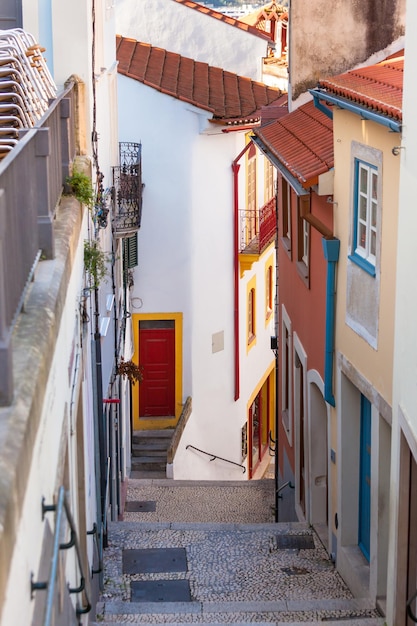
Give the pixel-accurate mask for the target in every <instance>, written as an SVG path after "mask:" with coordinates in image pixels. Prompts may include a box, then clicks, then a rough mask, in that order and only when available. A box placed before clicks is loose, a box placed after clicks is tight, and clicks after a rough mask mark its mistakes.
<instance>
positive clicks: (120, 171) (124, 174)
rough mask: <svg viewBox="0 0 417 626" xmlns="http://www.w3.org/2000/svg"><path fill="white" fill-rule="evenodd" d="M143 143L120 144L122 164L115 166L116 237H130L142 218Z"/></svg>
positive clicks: (136, 229) (114, 226) (114, 223)
mask: <svg viewBox="0 0 417 626" xmlns="http://www.w3.org/2000/svg"><path fill="white" fill-rule="evenodd" d="M141 154H142V151H141V144H138V143H121V144H120V165H119V166H117V167H113V200H114V220H113V228H114V232H115V235H116V237H129V236H130V235H133V234H134V233H135V232H137V231H138V230H139V228H140V223H141V219H142V187H143V185H142V156H141Z"/></svg>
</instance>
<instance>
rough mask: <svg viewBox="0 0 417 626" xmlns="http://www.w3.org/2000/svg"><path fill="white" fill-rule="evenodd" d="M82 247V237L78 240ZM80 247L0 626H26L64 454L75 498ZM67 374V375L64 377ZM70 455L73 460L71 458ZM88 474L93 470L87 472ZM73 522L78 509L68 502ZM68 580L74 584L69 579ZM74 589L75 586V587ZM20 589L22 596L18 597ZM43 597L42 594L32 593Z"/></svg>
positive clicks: (42, 269) (44, 267) (43, 267)
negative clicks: (47, 509)
mask: <svg viewBox="0 0 417 626" xmlns="http://www.w3.org/2000/svg"><path fill="white" fill-rule="evenodd" d="M80 242H82V236H81V237H80ZM54 263H55V264H57V263H58V261H44V262H43V263H41V264H40V265H39V270H38V271H37V279H38V280H40V281H41V280H42V278H43V276H45V278H46V279H47V280H48V275H49V276H50V271H51V270H50V269H48V266H49V268H50V267H51V266H52V264H54ZM82 263H83V247H82V244H80V245H79V246H78V249H77V253H76V261H75V264H74V268H73V272H72V274H71V279H70V282H69V284H68V291H67V298H66V302H65V307H64V311H63V314H62V320H61V325H60V329H59V335H58V338H57V343H56V349H55V354H54V358H53V363H52V365H51V369H50V373H49V378H48V384H47V388H46V390H45V400H44V403H43V413H42V417H41V422H40V425H39V429H38V434H37V438H36V443H35V447H34V451H33V460H32V465H31V471H30V477H29V481H28V485H27V490H26V497H25V500H24V503H23V508H22V514H21V517H20V520H18V522H17V523H18V526H19V529H18V532H17V541H16V545H15V550H14V554H13V559H12V565H11V568H10V575H9V578H8V581H7V591H6V599H5V603H4V609H3V613H2V621H1V626H10V625H11V624H30V623H31V622H32V612H33V609H34V604H35V603H34V602H33V601H32V600H31V599H30V592H29V588H30V576H31V572H33V574H34V580H35V581H37V580H38V565H39V561H40V559H41V553H42V547H43V545H42V539H43V533H44V527H45V524H47V523H48V524H50V526H53V524H54V513H48V514H46V518H45V520H46V521H44V522H43V521H42V514H41V513H42V512H41V504H42V497H44V498H45V504H53V502H54V497H55V496H56V494H57V487H59V486H60V485H61V484H62V479H63V468H64V460H65V456H64V455H65V451H66V449H67V447H68V451H69V476H70V481H71V485H70V490H71V492H72V493H75V494H76V495H78V486H77V484H76V464H77V461H76V450H75V448H76V445H75V443H76V431H75V418H76V406H75V407H73V409H72V408H71V400H72V399H73V392H72V388H73V384H74V385H75V386H76V388H79V385H80V378H81V370H78V372H75V355H76V354H77V353H79V351H80V345H79V320H78V315H77V311H78V298H79V294H80V290H81V278H82ZM69 372H70V375H69ZM71 451H72V454H71ZM79 453H80V454H82V453H83V452H82V451H79ZM91 473H93V469H91ZM71 503H72V505H73V506H74V505H75V509H73V513H74V517H75V520H76V519H77V503H76V500H74V499H72V500H71ZM70 552H71V551H69V552H68V554H67V555H66V556H67V568H66V573H67V574H68V572H71V571H73V569H72V565H73V561H72V560H73V557H74V555H73V554H70ZM72 552H74V551H73V550H72ZM68 580H69V581H70V582H71V584H72V585H74V584H75V583H77V581H76V580H75V579H74V578H73V577H71V576H70V577H69V578H68ZM77 586H78V584H77ZM22 589H23V590H24V593H22ZM37 593H44V592H42V591H41V592H37Z"/></svg>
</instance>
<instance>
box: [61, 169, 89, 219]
mask: <svg viewBox="0 0 417 626" xmlns="http://www.w3.org/2000/svg"><path fill="white" fill-rule="evenodd" d="M66 182H67V184H68V185H69V186H70V189H71V193H73V194H74V196H75V197H76V198H77V200H78V202H81V204H84V205H85V206H87V207H88V208H89V209H91V208H92V207H93V205H94V189H93V185H92V184H91V179H90V178H89V177H88V176H87V174H84V173H83V172H80V171H78V170H76V169H74V171H73V173H72V176H68V177H67V180H66Z"/></svg>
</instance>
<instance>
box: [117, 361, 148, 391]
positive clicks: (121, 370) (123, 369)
mask: <svg viewBox="0 0 417 626" xmlns="http://www.w3.org/2000/svg"><path fill="white" fill-rule="evenodd" d="M116 374H118V375H119V376H125V377H126V378H127V379H128V380H129V381H130V382H131V383H132V385H134V384H135V383H141V382H142V380H143V374H142V368H141V367H140V366H139V365H136V363H134V362H133V361H125V360H124V358H123V357H121V359H120V361H119V363H118V364H117V367H116Z"/></svg>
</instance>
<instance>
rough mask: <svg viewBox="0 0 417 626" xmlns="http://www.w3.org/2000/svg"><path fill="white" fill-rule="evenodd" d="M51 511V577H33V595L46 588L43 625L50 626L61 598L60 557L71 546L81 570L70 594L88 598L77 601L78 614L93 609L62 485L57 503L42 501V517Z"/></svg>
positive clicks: (72, 521)
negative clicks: (64, 537)
mask: <svg viewBox="0 0 417 626" xmlns="http://www.w3.org/2000/svg"><path fill="white" fill-rule="evenodd" d="M50 511H54V512H55V529H54V539H53V553H52V558H51V570H50V573H49V578H48V580H47V581H40V582H34V581H33V574H32V577H31V595H32V597H33V594H34V592H35V591H40V590H46V591H47V597H46V608H45V617H44V621H43V624H42V626H50V625H51V624H53V623H54V622H55V620H54V614H53V613H54V606H55V604H56V603H57V602H59V598H57V596H58V593H57V590H56V586H57V583H58V580H57V579H58V565H59V561H58V557H59V553H60V550H68V549H70V548H75V553H76V557H77V565H78V570H79V580H80V583H79V585H78V587H69V586H68V593H69V594H73V593H76V594H83V595H84V598H85V600H86V604H81V605H79V604H78V603H77V607H76V610H75V612H76V615H77V616H79V615H82V614H84V613H88V612H89V611H91V602H90V599H89V597H88V593H87V590H86V587H85V576H84V572H83V566H82V561H81V553H80V548H79V544H78V538H77V531H76V528H75V524H74V520H73V518H72V514H71V510H70V507H69V504H68V502H67V499H66V497H65V490H64V487H60V489H59V492H58V500H57V503H56V504H48V505H46V504H45V503H44V501H42V518H44V516H45V513H48V512H50ZM64 514H65V517H66V520H67V521H68V524H69V528H70V540H69V541H68V542H66V543H61V536H62V532H63V523H64Z"/></svg>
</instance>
